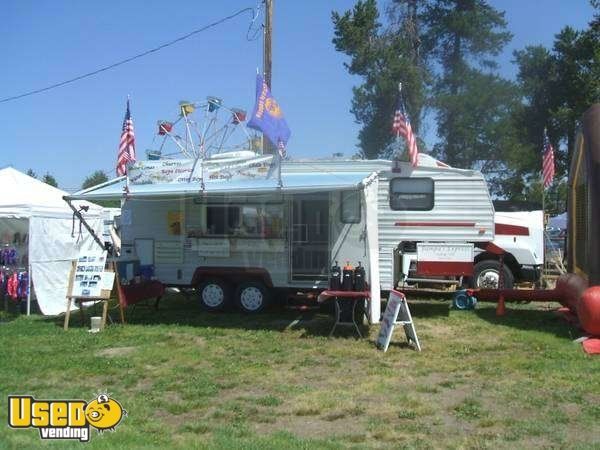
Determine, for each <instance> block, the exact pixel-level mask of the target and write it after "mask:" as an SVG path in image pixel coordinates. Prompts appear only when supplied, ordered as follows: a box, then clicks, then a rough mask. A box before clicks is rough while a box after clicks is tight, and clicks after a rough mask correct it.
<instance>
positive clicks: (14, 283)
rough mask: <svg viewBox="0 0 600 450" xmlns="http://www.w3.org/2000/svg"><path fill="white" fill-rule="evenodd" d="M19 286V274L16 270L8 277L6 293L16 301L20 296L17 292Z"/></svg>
mask: <svg viewBox="0 0 600 450" xmlns="http://www.w3.org/2000/svg"><path fill="white" fill-rule="evenodd" d="M18 286H19V275H18V274H17V273H16V272H15V273H13V274H12V275H10V277H9V278H8V283H7V285H6V293H7V294H8V295H9V296H10V298H12V299H13V300H15V301H16V300H17V299H18V298H19V297H18V294H17V289H18Z"/></svg>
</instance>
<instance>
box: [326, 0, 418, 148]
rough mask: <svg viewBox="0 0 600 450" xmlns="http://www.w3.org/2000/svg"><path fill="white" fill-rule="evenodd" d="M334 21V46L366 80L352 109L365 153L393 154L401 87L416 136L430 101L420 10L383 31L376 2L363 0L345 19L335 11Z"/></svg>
mask: <svg viewBox="0 0 600 450" xmlns="http://www.w3.org/2000/svg"><path fill="white" fill-rule="evenodd" d="M398 3H403V2H398ZM412 3H414V4H416V2H414V1H413V2H412ZM332 21H333V25H334V34H335V37H334V38H333V44H334V45H335V48H336V50H338V51H340V52H343V53H345V54H346V55H348V56H349V57H350V62H349V63H345V64H344V65H345V67H346V68H347V69H348V72H349V73H351V74H353V75H358V76H360V77H361V78H362V79H363V83H362V84H361V85H359V86H357V87H354V88H353V94H354V97H353V100H352V107H351V112H352V113H353V114H354V116H355V118H356V121H357V122H358V123H360V124H362V128H361V130H360V131H359V136H358V140H359V147H360V153H361V155H362V156H363V157H365V158H376V157H379V156H390V155H391V153H392V152H393V146H392V141H393V135H392V133H391V126H392V119H393V116H394V111H395V108H396V102H397V98H398V83H399V82H402V83H403V85H404V86H405V88H404V90H403V95H404V98H405V100H406V107H407V110H408V114H409V116H410V118H411V120H412V127H413V130H415V132H418V130H419V126H420V122H421V113H422V108H423V105H424V102H425V80H426V78H427V70H426V69H425V67H424V66H423V64H422V63H421V61H420V59H419V56H418V34H417V32H416V30H415V27H416V10H415V9H414V8H412V9H408V10H406V11H405V12H404V13H402V14H398V15H396V16H395V20H394V22H393V23H392V24H389V26H388V28H384V27H383V25H382V24H381V23H380V22H379V11H378V10H377V4H376V1H375V0H359V1H358V2H357V3H356V5H355V6H354V8H353V9H352V10H350V11H346V12H345V13H343V14H342V15H340V14H339V13H337V12H335V11H334V12H332Z"/></svg>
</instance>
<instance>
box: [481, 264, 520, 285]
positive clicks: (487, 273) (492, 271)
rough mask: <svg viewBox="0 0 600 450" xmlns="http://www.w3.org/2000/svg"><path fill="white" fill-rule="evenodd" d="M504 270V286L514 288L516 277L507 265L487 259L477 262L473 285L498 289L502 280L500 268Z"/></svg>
mask: <svg viewBox="0 0 600 450" xmlns="http://www.w3.org/2000/svg"><path fill="white" fill-rule="evenodd" d="M501 269H502V270H503V271H504V288H505V289H512V287H513V284H514V282H515V277H514V276H513V273H512V272H511V271H510V269H509V268H508V267H507V266H506V265H502V266H500V262H499V261H496V260H493V259H486V260H483V261H479V262H478V263H477V264H475V267H474V270H473V287H474V288H479V289H498V287H499V282H500V270H501Z"/></svg>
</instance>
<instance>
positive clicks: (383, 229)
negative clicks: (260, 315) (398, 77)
mask: <svg viewBox="0 0 600 450" xmlns="http://www.w3.org/2000/svg"><path fill="white" fill-rule="evenodd" d="M242 153H244V152H238V153H236V155H233V156H231V157H230V158H227V157H224V156H220V157H219V159H214V160H212V161H205V162H204V163H203V164H202V165H201V167H200V163H198V162H194V161H192V160H159V161H142V162H139V163H137V164H135V165H134V166H132V167H131V168H130V170H129V179H128V180H125V179H124V178H121V179H116V180H113V181H112V182H109V183H105V184H104V185H100V186H96V187H93V188H90V189H88V190H84V191H81V192H78V193H76V194H73V195H71V196H70V197H69V198H70V199H89V200H104V199H115V198H120V199H124V202H123V207H122V214H121V230H120V234H121V245H122V253H121V256H122V257H123V258H139V260H140V264H141V265H142V266H153V268H154V274H155V276H156V278H157V279H159V280H160V281H162V282H163V283H165V284H167V285H173V286H185V287H195V288H196V289H197V290H198V296H199V300H200V303H201V304H202V306H203V307H205V308H207V309H221V308H223V307H225V306H226V305H227V304H228V303H229V302H233V301H235V302H236V304H237V305H238V306H239V307H240V308H241V309H242V310H245V311H247V312H255V311H260V310H261V309H262V308H263V307H264V306H265V304H266V303H267V301H268V298H269V297H270V296H272V295H273V294H274V293H276V292H277V291H286V292H290V291H293V292H297V291H310V290H315V289H325V288H327V285H328V276H329V272H330V267H331V265H332V264H334V262H335V261H339V262H340V265H343V264H344V263H346V261H349V262H350V263H351V264H352V265H354V266H356V264H357V263H358V262H359V261H360V262H361V263H362V264H363V265H364V266H365V268H366V274H367V277H366V278H367V282H368V283H369V285H370V287H371V288H370V289H371V301H370V303H369V304H370V311H369V317H370V321H371V322H378V321H379V317H380V293H381V292H386V291H389V290H390V289H392V288H394V287H396V286H398V285H399V284H402V283H404V284H409V285H410V284H413V285H414V284H417V283H423V282H438V283H446V284H448V283H449V284H452V283H454V284H456V285H458V284H460V283H461V279H462V277H463V276H472V275H473V267H474V258H475V247H476V246H477V247H480V248H485V246H486V245H488V244H489V243H491V242H492V241H493V240H494V228H495V225H494V208H493V205H492V201H491V199H490V196H489V192H488V188H487V184H486V182H485V180H484V178H483V176H482V175H481V173H479V172H477V171H473V170H462V169H455V168H452V167H449V166H447V165H446V164H443V163H441V162H439V161H436V160H435V159H433V158H431V157H429V156H427V155H423V154H421V155H419V158H420V159H419V165H418V167H415V168H413V167H411V166H410V165H409V164H407V163H397V162H395V163H392V162H390V161H384V160H339V159H338V160H311V161H302V160H300V161H286V162H284V163H283V165H282V168H281V171H282V184H281V186H279V185H278V182H277V180H276V179H274V177H267V176H266V171H267V169H268V167H269V157H264V156H262V157H250V155H245V154H242ZM480 253H481V252H480ZM484 253H485V252H484Z"/></svg>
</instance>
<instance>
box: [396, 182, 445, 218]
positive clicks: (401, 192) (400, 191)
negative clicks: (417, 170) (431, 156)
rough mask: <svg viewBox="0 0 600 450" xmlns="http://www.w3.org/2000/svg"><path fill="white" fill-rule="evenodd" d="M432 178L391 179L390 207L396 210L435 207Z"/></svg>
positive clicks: (427, 209)
mask: <svg viewBox="0 0 600 450" xmlns="http://www.w3.org/2000/svg"><path fill="white" fill-rule="evenodd" d="M433 193H434V188H433V180H432V179H431V178H394V179H392V180H391V181H390V208H391V209H393V210H395V211H429V210H431V209H433Z"/></svg>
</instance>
